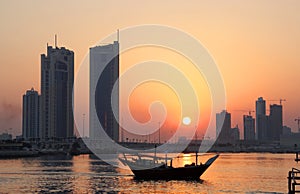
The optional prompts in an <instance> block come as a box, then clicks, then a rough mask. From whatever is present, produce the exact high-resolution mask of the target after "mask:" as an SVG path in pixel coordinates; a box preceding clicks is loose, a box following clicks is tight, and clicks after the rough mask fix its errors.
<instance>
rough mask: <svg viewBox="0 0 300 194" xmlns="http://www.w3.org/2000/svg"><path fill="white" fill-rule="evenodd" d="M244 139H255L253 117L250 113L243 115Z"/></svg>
mask: <svg viewBox="0 0 300 194" xmlns="http://www.w3.org/2000/svg"><path fill="white" fill-rule="evenodd" d="M243 121H244V140H245V141H249V140H250V141H251V140H255V119H254V118H253V117H252V116H251V115H244V116H243Z"/></svg>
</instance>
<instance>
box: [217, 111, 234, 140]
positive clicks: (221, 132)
mask: <svg viewBox="0 0 300 194" xmlns="http://www.w3.org/2000/svg"><path fill="white" fill-rule="evenodd" d="M216 127H217V128H216V139H217V142H218V143H230V142H231V114H230V113H228V112H227V111H225V110H223V111H222V112H221V113H217V115H216Z"/></svg>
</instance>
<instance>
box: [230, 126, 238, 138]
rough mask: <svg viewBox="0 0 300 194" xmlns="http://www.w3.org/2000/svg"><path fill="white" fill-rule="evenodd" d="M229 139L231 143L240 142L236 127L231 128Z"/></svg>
mask: <svg viewBox="0 0 300 194" xmlns="http://www.w3.org/2000/svg"><path fill="white" fill-rule="evenodd" d="M230 133H231V134H230V137H231V138H230V139H231V140H233V141H238V140H240V129H239V126H238V125H237V126H236V127H234V128H231V132H230Z"/></svg>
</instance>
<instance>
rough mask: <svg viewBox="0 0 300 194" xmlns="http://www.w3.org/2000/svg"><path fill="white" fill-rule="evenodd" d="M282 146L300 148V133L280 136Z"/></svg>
mask: <svg viewBox="0 0 300 194" xmlns="http://www.w3.org/2000/svg"><path fill="white" fill-rule="evenodd" d="M280 146H282V147H291V148H292V147H293V148H295V147H297V148H300V133H290V134H287V135H281V136H280Z"/></svg>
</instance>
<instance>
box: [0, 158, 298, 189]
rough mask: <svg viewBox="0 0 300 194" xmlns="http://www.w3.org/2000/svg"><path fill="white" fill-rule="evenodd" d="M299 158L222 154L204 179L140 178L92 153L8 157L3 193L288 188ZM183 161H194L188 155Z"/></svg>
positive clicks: (0, 183)
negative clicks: (153, 179) (290, 174)
mask: <svg viewBox="0 0 300 194" xmlns="http://www.w3.org/2000/svg"><path fill="white" fill-rule="evenodd" d="M294 157H295V156H294V154H269V153H239V154H232V153H228V154H221V155H220V157H219V158H218V159H217V160H216V162H215V163H214V164H213V165H212V166H211V167H210V168H209V169H208V170H207V171H206V172H205V173H204V174H203V175H202V176H201V181H137V180H134V179H133V175H132V174H131V172H130V171H127V170H124V169H119V168H113V167H111V166H110V165H107V164H104V163H103V162H101V161H99V160H96V159H94V158H91V157H90V156H89V155H81V156H74V157H71V156H47V157H46V156H44V157H39V158H22V159H7V160H1V163H0V188H1V189H0V192H1V193H34V192H46V193H49V192H72V193H95V192H109V193H248V192H253V193H268V192H272V193H286V192H287V178H286V177H287V173H288V171H289V170H290V169H291V168H292V167H294V166H297V165H296V163H295V162H294ZM202 160H203V159H202ZM202 160H201V161H202ZM204 160H205V159H204ZM182 161H183V162H190V160H189V159H187V158H186V159H183V160H182ZM174 163H175V165H176V163H177V164H178V165H179V163H180V161H179V160H177V159H174Z"/></svg>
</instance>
